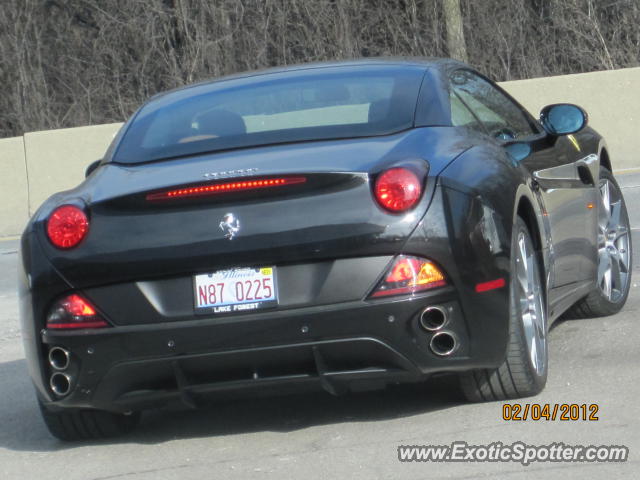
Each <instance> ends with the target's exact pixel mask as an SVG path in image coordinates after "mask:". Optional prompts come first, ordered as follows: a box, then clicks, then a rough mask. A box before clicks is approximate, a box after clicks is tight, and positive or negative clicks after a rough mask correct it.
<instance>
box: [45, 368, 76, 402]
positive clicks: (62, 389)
mask: <svg viewBox="0 0 640 480" xmlns="http://www.w3.org/2000/svg"><path fill="white" fill-rule="evenodd" d="M49 386H50V387H51V390H52V391H53V393H55V394H56V395H57V396H59V397H64V396H65V395H67V394H68V393H69V392H70V391H71V377H70V376H69V375H67V374H66V373H60V372H56V373H54V374H53V375H51V378H50V379H49Z"/></svg>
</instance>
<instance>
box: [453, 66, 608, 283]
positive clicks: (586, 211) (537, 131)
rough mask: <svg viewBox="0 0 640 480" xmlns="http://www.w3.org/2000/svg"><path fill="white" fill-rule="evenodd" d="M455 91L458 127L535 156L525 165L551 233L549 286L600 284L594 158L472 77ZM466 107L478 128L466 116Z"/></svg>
mask: <svg viewBox="0 0 640 480" xmlns="http://www.w3.org/2000/svg"><path fill="white" fill-rule="evenodd" d="M450 85H451V92H450V95H451V100H452V121H453V124H454V125H466V126H467V127H469V128H473V129H475V130H479V129H480V128H482V129H484V131H485V133H486V134H487V135H489V136H490V137H491V138H492V139H494V140H495V141H496V142H498V143H499V144H500V145H502V146H503V147H507V145H508V144H509V143H513V141H523V142H526V144H527V145H529V146H530V147H531V152H530V154H529V155H528V156H526V157H525V158H523V159H521V160H520V161H521V163H522V164H523V165H524V166H525V168H527V169H528V170H529V171H530V172H531V174H532V176H533V178H534V180H535V183H534V185H535V186H536V187H537V188H538V195H539V199H540V200H541V203H542V206H543V209H544V220H545V223H546V226H547V228H548V230H549V232H550V237H551V238H550V242H549V243H548V245H547V247H548V248H549V254H550V259H551V260H552V261H551V265H552V269H551V272H550V274H551V275H550V279H549V280H550V285H549V286H550V287H551V288H553V287H561V286H565V285H570V284H572V283H575V282H579V281H582V280H587V279H593V278H595V272H594V271H593V265H594V264H593V260H592V257H593V256H594V255H595V253H596V252H594V251H593V246H594V245H595V235H596V232H597V229H596V221H597V218H596V215H597V214H596V211H597V209H596V208H593V206H594V205H595V204H596V192H595V186H594V178H593V175H592V173H590V172H592V169H591V170H590V165H589V162H592V161H593V160H594V158H593V157H594V156H589V155H588V156H585V155H583V154H581V152H580V151H579V145H577V142H576V141H575V138H573V137H550V136H549V135H548V134H546V133H545V132H544V130H543V129H542V128H541V127H540V125H539V124H538V123H537V122H536V121H535V120H534V119H533V118H532V117H531V116H530V115H529V114H528V113H527V112H526V111H525V110H524V109H523V108H522V107H521V106H520V105H518V104H517V103H516V102H515V101H514V100H513V99H511V98H510V97H509V96H508V95H507V94H506V93H505V92H504V91H502V90H501V89H500V88H499V87H497V86H496V85H495V84H493V83H492V82H490V81H489V80H487V79H485V78H483V77H482V76H480V75H478V74H476V73H475V72H473V71H470V70H467V69H458V70H455V71H454V72H452V73H451V75H450ZM464 107H466V109H467V110H468V112H470V113H471V114H472V115H473V117H475V119H476V120H477V122H474V121H473V120H471V119H470V118H469V114H468V113H464ZM596 160H597V158H596ZM581 169H583V170H581ZM595 182H596V183H597V178H595Z"/></svg>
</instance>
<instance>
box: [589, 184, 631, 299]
mask: <svg viewBox="0 0 640 480" xmlns="http://www.w3.org/2000/svg"><path fill="white" fill-rule="evenodd" d="M599 187H600V188H599V190H600V205H599V209H598V277H597V281H598V288H599V289H600V291H601V292H602V294H603V295H604V296H605V298H606V299H607V300H608V301H610V302H612V303H616V302H618V301H620V300H621V299H622V298H623V297H624V293H625V292H626V291H627V283H628V282H629V222H628V219H627V216H626V215H624V214H623V208H624V205H623V202H622V194H621V192H620V190H619V188H618V187H617V185H615V184H614V183H613V182H611V181H610V180H609V179H607V178H603V179H601V180H600V184H599Z"/></svg>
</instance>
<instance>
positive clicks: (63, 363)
mask: <svg viewBox="0 0 640 480" xmlns="http://www.w3.org/2000/svg"><path fill="white" fill-rule="evenodd" d="M69 363H71V354H70V353H69V351H68V350H65V349H64V348H61V347H53V348H52V349H51V350H49V365H51V367H52V368H53V369H54V370H66V369H67V368H68V367H69Z"/></svg>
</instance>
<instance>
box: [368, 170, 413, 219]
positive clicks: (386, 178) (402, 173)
mask: <svg viewBox="0 0 640 480" xmlns="http://www.w3.org/2000/svg"><path fill="white" fill-rule="evenodd" d="M374 191H375V195H376V200H377V201H378V203H379V204H380V205H381V206H382V207H383V208H385V209H387V210H389V211H391V212H394V213H400V212H404V211H405V210H409V209H410V208H411V207H413V206H414V205H415V204H416V203H418V200H419V199H420V195H422V185H421V184H420V180H418V177H417V175H416V174H415V173H413V172H412V171H411V170H407V169H406V168H391V169H389V170H387V171H386V172H383V173H381V174H380V176H378V178H377V180H376V183H375V187H374Z"/></svg>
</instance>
